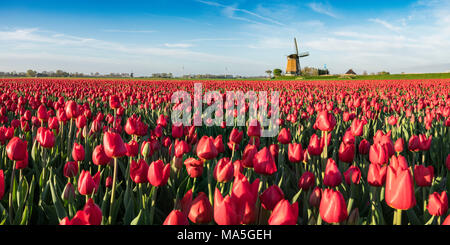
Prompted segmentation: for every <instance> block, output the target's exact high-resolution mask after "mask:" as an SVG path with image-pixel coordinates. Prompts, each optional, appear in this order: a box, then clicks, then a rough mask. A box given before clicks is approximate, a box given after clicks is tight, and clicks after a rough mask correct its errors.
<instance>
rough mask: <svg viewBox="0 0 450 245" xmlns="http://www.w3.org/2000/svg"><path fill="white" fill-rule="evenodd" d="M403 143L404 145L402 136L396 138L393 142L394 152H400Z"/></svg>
mask: <svg viewBox="0 0 450 245" xmlns="http://www.w3.org/2000/svg"><path fill="white" fill-rule="evenodd" d="M403 145H404V141H403V138H398V139H397V140H396V141H395V144H394V149H395V152H402V151H403Z"/></svg>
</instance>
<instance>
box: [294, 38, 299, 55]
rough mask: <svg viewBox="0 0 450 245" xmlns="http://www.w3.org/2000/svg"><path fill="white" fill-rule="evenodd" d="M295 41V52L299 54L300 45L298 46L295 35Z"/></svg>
mask: <svg viewBox="0 0 450 245" xmlns="http://www.w3.org/2000/svg"><path fill="white" fill-rule="evenodd" d="M294 42H295V53H296V54H297V56H298V47H297V39H296V38H295V37H294Z"/></svg>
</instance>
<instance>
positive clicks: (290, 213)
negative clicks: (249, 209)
mask: <svg viewBox="0 0 450 245" xmlns="http://www.w3.org/2000/svg"><path fill="white" fill-rule="evenodd" d="M297 220H298V203H297V202H296V203H293V204H290V203H289V201H288V200H285V199H283V200H281V201H279V202H278V204H277V205H276V206H275V208H274V209H273V211H272V214H271V215H270V218H269V225H295V224H297Z"/></svg>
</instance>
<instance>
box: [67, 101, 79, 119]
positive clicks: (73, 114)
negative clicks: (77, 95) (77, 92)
mask: <svg viewBox="0 0 450 245" xmlns="http://www.w3.org/2000/svg"><path fill="white" fill-rule="evenodd" d="M65 112H66V113H65V114H66V116H67V118H68V119H72V118H77V117H78V114H79V110H78V105H77V103H76V102H75V101H73V100H70V101H67V102H66V106H65Z"/></svg>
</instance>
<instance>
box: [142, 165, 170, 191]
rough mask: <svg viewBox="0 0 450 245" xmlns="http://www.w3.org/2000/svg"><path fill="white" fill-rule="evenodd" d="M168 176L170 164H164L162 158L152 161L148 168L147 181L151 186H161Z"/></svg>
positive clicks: (165, 182)
mask: <svg viewBox="0 0 450 245" xmlns="http://www.w3.org/2000/svg"><path fill="white" fill-rule="evenodd" d="M169 177H170V164H166V165H164V163H163V161H162V160H157V161H154V162H152V163H151V164H150V167H149V168H148V175H147V178H148V182H150V184H152V185H153V186H163V185H165V184H167V181H168V180H169Z"/></svg>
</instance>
